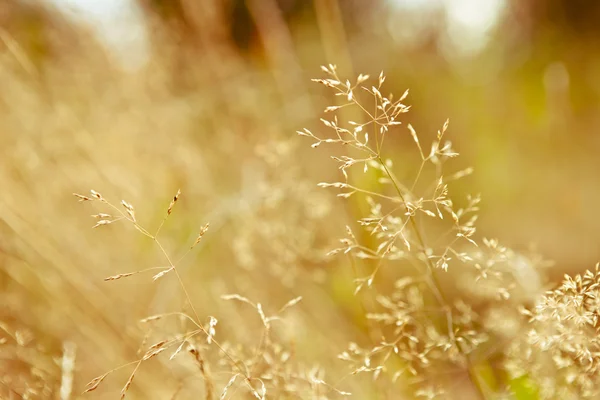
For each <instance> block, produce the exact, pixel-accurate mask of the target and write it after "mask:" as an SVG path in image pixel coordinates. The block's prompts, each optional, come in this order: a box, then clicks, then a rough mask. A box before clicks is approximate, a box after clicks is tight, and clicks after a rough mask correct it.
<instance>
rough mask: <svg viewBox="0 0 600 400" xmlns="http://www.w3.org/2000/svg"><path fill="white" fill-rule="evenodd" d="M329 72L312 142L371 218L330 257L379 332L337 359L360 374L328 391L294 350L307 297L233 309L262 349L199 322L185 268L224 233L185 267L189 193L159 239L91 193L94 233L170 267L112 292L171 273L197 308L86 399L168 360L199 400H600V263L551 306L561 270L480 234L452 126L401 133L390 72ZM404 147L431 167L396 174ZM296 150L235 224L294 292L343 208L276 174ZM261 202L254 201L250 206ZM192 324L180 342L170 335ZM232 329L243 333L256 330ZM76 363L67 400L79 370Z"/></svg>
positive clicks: (292, 173) (231, 297) (153, 330)
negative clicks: (115, 233)
mask: <svg viewBox="0 0 600 400" xmlns="http://www.w3.org/2000/svg"><path fill="white" fill-rule="evenodd" d="M323 71H324V73H325V74H326V77H325V78H323V79H315V81H316V82H318V83H320V84H322V85H324V86H325V87H326V88H328V89H330V90H331V91H333V94H334V95H335V96H337V97H338V99H339V101H338V102H337V104H336V105H332V106H329V107H327V108H326V109H325V113H326V114H325V115H326V116H327V118H323V119H321V122H322V123H323V125H324V127H325V131H326V132H329V133H330V134H329V135H322V134H316V133H313V131H311V130H308V129H303V130H301V131H298V134H299V135H301V136H305V137H307V138H309V139H310V140H312V147H313V148H317V147H320V148H322V147H324V146H325V145H332V149H334V155H332V156H331V157H332V159H333V160H334V161H335V162H336V163H337V164H338V166H339V170H340V171H341V175H342V177H343V179H341V180H339V181H334V182H323V183H319V184H318V186H320V187H324V188H332V189H335V190H336V191H338V193H337V195H338V196H339V197H341V198H343V199H345V201H348V202H350V205H351V206H353V207H355V208H357V209H361V210H367V211H366V213H365V214H364V215H361V216H360V218H359V219H358V221H356V222H355V223H354V222H352V223H348V225H347V226H346V228H345V232H346V234H345V237H343V238H342V239H341V240H340V243H341V245H340V246H339V247H337V248H335V249H333V250H331V251H330V252H329V256H334V255H341V254H345V255H346V258H345V259H340V260H341V261H339V262H340V263H341V265H342V266H343V265H344V264H345V263H346V261H345V260H348V263H349V264H350V265H351V268H352V271H353V272H352V273H353V274H354V275H355V282H354V295H355V299H356V303H357V305H358V307H357V309H358V310H361V313H362V314H361V315H360V316H359V318H360V319H362V320H364V327H365V330H366V332H364V333H365V334H364V335H361V334H358V333H357V334H356V335H354V336H355V338H356V340H355V341H353V342H351V343H349V344H348V345H347V346H343V345H340V346H339V347H338V348H337V349H334V350H335V352H336V353H337V354H338V357H337V358H338V359H339V360H341V361H339V360H336V361H335V362H337V363H340V364H341V365H344V363H346V364H348V365H349V369H348V371H347V372H344V373H338V374H335V373H330V374H329V375H334V376H335V375H337V376H336V378H335V379H339V380H337V381H336V382H337V383H335V384H329V383H326V382H325V380H324V369H323V368H322V367H319V366H315V365H317V364H314V363H313V364H312V365H310V366H307V365H305V364H304V363H303V362H302V361H300V357H298V355H297V354H296V352H295V347H294V346H293V344H292V343H290V342H289V341H286V340H284V339H282V335H280V330H279V329H278V327H277V326H278V325H280V324H281V323H285V322H286V321H285V319H286V313H287V312H288V310H289V309H290V308H291V307H294V306H296V305H297V304H298V303H299V302H300V301H301V300H302V297H295V298H293V299H292V300H290V301H289V302H287V303H286V304H284V305H283V306H280V307H277V306H273V305H270V304H266V303H264V302H263V303H260V302H254V301H252V300H250V299H248V298H247V297H244V296H242V295H240V294H227V295H223V296H222V299H223V300H227V301H232V302H236V303H238V305H239V307H238V308H239V309H240V310H242V313H240V314H237V315H239V316H241V317H242V318H244V319H245V320H246V319H249V320H253V321H254V322H255V323H256V324H257V325H259V326H260V331H261V333H260V335H259V337H257V338H255V339H256V340H255V341H254V342H253V343H252V344H251V345H249V344H248V343H246V342H244V343H241V342H240V343H238V342H235V341H231V340H228V339H227V333H226V332H223V333H221V332H219V329H218V327H221V326H222V325H218V321H217V319H216V318H215V317H213V316H209V315H201V314H200V313H199V312H198V311H197V309H196V307H195V305H194V304H193V303H192V299H191V297H190V295H189V293H190V291H189V288H188V286H189V284H187V283H185V282H184V279H183V277H182V273H181V271H180V270H179V268H178V266H179V265H180V262H181V261H182V260H183V259H184V258H185V257H186V256H187V255H188V254H189V252H190V251H191V250H192V249H193V248H194V246H196V245H197V244H198V243H199V242H200V241H201V240H202V239H203V237H205V235H206V234H207V233H208V232H209V225H208V224H206V225H204V226H203V227H202V228H200V229H199V231H198V235H197V238H196V239H195V241H194V242H193V243H191V244H190V245H189V246H188V247H187V249H186V250H185V251H184V252H183V254H182V255H181V256H179V257H177V258H175V257H174V256H173V255H171V254H169V253H168V252H167V251H166V250H165V247H164V246H163V245H162V244H161V241H160V240H159V233H160V232H161V229H162V228H163V226H164V224H165V223H166V221H167V219H168V218H169V217H170V216H171V215H172V214H173V213H174V211H175V209H176V205H177V202H178V200H179V199H180V197H181V192H180V191H178V192H177V194H176V195H175V196H174V197H173V199H172V201H171V202H170V204H169V206H168V207H167V209H166V212H165V215H164V218H163V219H162V222H161V223H160V224H159V226H158V228H157V229H156V230H153V231H151V230H149V229H147V228H145V227H144V226H142V224H140V222H139V221H138V218H137V215H136V211H135V208H134V206H133V205H132V204H130V203H129V202H127V201H125V200H123V201H121V202H120V204H119V205H114V204H113V203H111V202H110V201H108V200H107V199H106V198H104V197H103V196H102V195H101V194H100V193H98V192H96V191H93V190H92V191H91V192H90V194H89V195H80V194H75V196H76V197H77V198H78V199H79V200H80V201H82V202H91V203H97V204H98V205H99V206H101V208H102V209H101V210H99V211H98V212H97V213H96V214H94V215H93V218H94V220H95V224H94V225H93V227H94V228H97V229H105V228H109V229H110V227H108V225H113V224H115V223H116V222H119V221H122V222H127V223H129V224H131V225H132V226H133V227H134V228H135V229H136V230H137V231H139V232H140V233H141V234H142V235H144V236H145V237H146V238H148V239H149V240H151V241H152V242H153V243H154V245H155V246H156V247H157V248H158V250H159V251H160V253H161V254H162V257H163V261H162V262H163V263H164V264H165V265H166V266H164V267H154V268H147V269H142V270H137V271H131V272H118V273H116V274H115V275H112V276H109V277H107V278H105V280H106V281H115V280H120V279H124V278H128V277H131V276H133V275H138V274H142V273H146V272H149V273H152V279H153V280H154V281H156V284H160V283H161V282H164V280H165V279H168V277H172V278H175V279H176V280H177V282H178V284H179V287H180V289H181V293H182V295H183V297H184V298H185V300H186V302H187V305H186V307H185V309H184V310H182V311H173V312H170V313H166V314H157V315H152V316H149V317H146V318H144V319H142V323H143V324H145V325H146V326H147V327H148V329H147V333H146V336H145V337H144V339H143V341H142V345H141V351H140V352H139V358H138V359H137V360H134V361H132V362H130V363H128V364H125V365H123V366H121V367H118V368H116V369H115V370H112V371H109V372H106V373H104V374H103V375H101V376H99V377H97V378H95V379H93V380H92V381H91V382H90V383H89V384H88V387H87V389H86V392H89V391H92V390H95V389H97V388H98V386H99V385H100V384H101V383H102V382H103V381H104V380H105V378H107V377H108V375H110V374H111V373H113V372H115V371H116V370H118V369H122V368H124V367H129V368H131V370H132V372H131V373H130V375H129V378H128V379H127V381H126V383H125V385H124V386H123V388H122V391H121V398H123V397H125V396H126V394H127V392H128V390H130V388H131V387H132V385H134V384H135V381H134V377H135V376H136V374H137V373H138V372H139V371H140V369H141V367H142V364H143V363H145V362H151V361H152V360H161V361H160V362H164V364H165V365H166V366H167V368H169V370H170V371H172V374H173V375H174V376H176V377H177V379H179V386H178V388H177V390H176V392H175V393H174V395H173V397H174V398H177V397H183V396H184V394H185V393H190V392H188V391H187V390H188V389H187V387H188V386H189V385H190V383H189V382H190V380H189V379H188V378H189V377H190V376H195V377H196V378H197V380H199V381H201V382H202V386H201V387H198V386H195V389H194V391H193V398H198V397H202V396H203V397H204V398H206V399H213V398H217V397H219V398H220V399H232V398H238V397H239V398H256V399H266V398H273V399H275V398H286V399H287V398H289V399H292V398H294V399H295V398H298V399H306V398H312V399H328V398H338V397H340V396H350V395H351V394H350V393H349V392H350V390H341V389H339V388H338V387H340V385H344V387H347V388H352V391H354V390H356V389H358V390H359V391H361V390H363V387H364V385H365V382H366V381H365V379H364V378H363V377H364V376H365V375H366V374H368V375H370V376H371V377H372V378H373V380H374V382H373V383H367V385H372V386H370V387H371V388H372V390H373V391H374V392H378V391H379V392H378V394H380V395H381V396H382V397H381V398H394V399H395V398H400V396H404V395H405V396H406V398H414V397H418V398H427V399H437V398H460V399H484V398H485V399H487V398H501V397H503V396H506V397H507V398H514V396H515V395H518V396H521V394H523V393H526V394H527V395H529V396H530V397H527V398H534V399H537V398H574V399H575V398H595V397H596V396H597V395H598V394H599V391H598V388H599V383H600V382H599V380H598V377H597V376H598V372H599V371H598V366H599V365H600V357H599V356H598V354H600V343H598V339H597V337H598V330H599V327H598V325H599V322H598V321H599V318H600V313H599V312H598V310H599V303H598V300H597V299H598V298H600V293H599V288H600V273H599V272H598V266H597V267H596V271H595V272H589V271H588V272H587V273H585V274H584V275H583V276H576V277H575V278H571V277H568V276H567V277H565V281H564V283H563V285H562V286H561V287H560V288H558V289H556V290H554V291H550V292H547V293H546V294H543V293H544V290H543V286H544V281H543V274H542V272H543V268H544V267H545V266H546V265H547V263H546V262H545V261H544V260H542V259H541V258H540V257H538V256H536V255H535V254H534V253H533V254H526V255H525V254H521V253H518V252H515V251H512V250H511V249H508V248H506V247H504V246H502V245H501V244H500V243H499V242H498V241H497V240H495V239H486V238H478V237H477V235H476V221H477V212H478V211H479V203H480V197H479V196H478V195H475V196H472V195H466V196H462V197H461V196H455V195H454V194H453V189H455V188H456V185H455V182H456V181H457V180H460V179H463V178H465V177H467V176H468V175H470V174H471V173H472V172H473V169H472V168H464V169H459V170H449V169H448V167H447V163H448V161H449V160H450V159H452V158H455V157H457V156H458V153H457V152H456V151H455V150H454V149H453V146H452V143H451V141H450V140H448V139H447V136H448V130H449V123H448V121H446V122H445V123H443V124H442V126H441V128H440V130H439V131H438V132H437V134H434V135H433V137H432V138H431V139H425V136H424V135H420V134H418V133H417V130H416V129H415V128H414V127H413V126H411V125H410V124H407V125H406V126H404V124H403V122H402V121H401V120H402V118H403V116H404V114H405V113H407V112H409V110H410V106H408V105H406V100H407V96H408V91H406V92H405V93H404V94H403V95H402V96H400V97H398V98H395V97H394V96H393V95H385V94H384V92H383V90H384V89H383V85H384V82H385V76H384V75H383V73H381V74H380V75H379V77H378V78H376V79H375V80H374V82H373V83H369V82H371V78H370V77H369V76H367V75H362V74H361V75H359V76H358V78H357V79H356V80H355V81H353V82H351V81H350V80H345V79H342V78H341V77H340V76H339V75H338V73H337V70H336V67H335V66H333V65H329V66H327V67H323ZM390 135H393V136H395V137H394V138H393V139H392V138H388V136H390ZM404 138H408V140H409V141H410V142H409V143H411V145H412V146H413V148H414V158H413V159H415V160H417V161H416V163H414V165H411V164H412V163H406V164H407V165H401V166H395V165H394V162H393V161H392V160H391V159H390V158H388V157H387V156H386V152H385V146H384V144H385V143H386V141H389V140H396V141H397V140H404ZM292 148H293V147H291V145H289V143H287V142H280V143H278V144H274V145H268V144H265V145H262V146H259V148H258V150H257V153H258V154H259V156H260V157H261V158H263V160H265V161H266V163H267V164H268V165H272V166H274V167H273V175H274V176H275V177H276V178H275V179H274V181H275V182H276V184H275V185H274V186H273V185H266V184H264V182H262V181H258V183H257V185H256V186H258V187H259V189H258V192H257V193H255V194H254V195H255V196H257V198H256V199H254V198H253V200H252V201H256V202H259V203H260V204H261V205H260V207H259V206H257V208H260V212H259V213H257V214H260V215H261V218H257V220H254V219H250V218H241V219H242V220H244V221H245V222H243V221H241V222H240V224H238V225H236V226H237V227H238V228H240V229H239V230H240V233H239V234H236V235H235V236H234V238H233V240H231V242H230V243H231V247H232V250H233V253H234V258H235V261H236V262H237V263H238V264H239V266H241V267H242V268H244V270H246V271H250V270H255V269H258V268H262V269H261V271H262V272H267V271H268V272H269V273H271V274H272V275H274V276H277V277H278V278H279V283H281V284H282V285H283V286H284V287H287V288H292V287H293V286H294V283H295V282H296V281H297V280H298V277H299V276H300V273H301V263H302V262H303V261H305V260H308V259H310V260H316V259H322V257H321V255H317V254H316V253H317V251H316V250H315V249H314V248H313V247H311V243H315V242H316V240H315V232H312V231H316V230H318V228H317V227H318V226H319V225H318V221H319V220H323V219H327V218H328V217H327V213H328V208H327V207H326V206H323V204H328V203H327V200H326V199H325V198H324V197H319V195H314V194H313V193H312V192H311V191H310V189H308V188H307V187H305V185H302V184H299V183H297V182H298V180H297V179H296V178H297V173H298V171H297V169H293V166H289V168H279V169H278V168H276V165H280V163H282V162H285V161H286V160H288V161H289V159H290V157H288V155H289V154H290V152H291V149H292ZM277 171H289V173H287V174H286V173H283V172H281V173H279V172H277ZM277 174H279V175H277ZM307 193H310V196H308V195H307ZM305 195H306V196H305ZM311 196H314V197H311ZM321 196H322V195H321ZM290 198H296V199H297V198H302V199H304V203H306V204H302V205H301V206H300V208H298V209H295V212H294V213H291V214H294V215H301V216H302V219H309V220H310V221H311V222H310V224H309V225H308V226H310V227H311V228H310V229H306V230H301V228H299V230H297V231H296V230H293V229H292V230H290V227H289V225H290V224H292V225H293V224H297V223H298V222H297V221H296V220H295V219H294V218H295V217H291V218H289V219H286V218H287V217H285V216H282V217H281V220H280V221H279V220H278V212H279V211H278V210H280V209H281V206H282V205H283V206H287V203H286V201H287V200H288V199H290ZM321 200H323V201H321ZM293 204H297V203H293ZM251 205H252V206H254V205H253V204H251V202H250V201H249V202H248V204H247V208H248V209H250V208H251V207H250V206H251ZM290 207H291V205H290ZM242 213H243V211H242ZM251 214H252V213H251V212H248V215H251ZM244 215H245V214H244ZM265 216H268V218H267V217H265ZM278 222H279V225H278ZM303 226H304V227H306V226H307V225H303ZM242 228H243V229H242ZM311 229H312V231H311ZM244 232H245V233H244ZM290 232H294V234H293V235H292V234H291V233H290ZM286 234H287V235H288V236H290V237H285V236H286ZM292 236H293V237H292ZM302 257H304V259H303V258H302ZM263 260H269V261H268V262H266V263H263ZM288 267H289V268H288ZM194 290H199V289H198V288H196V287H195V288H194ZM265 291H267V288H265ZM306 296H307V295H304V298H305V300H306ZM332 296H333V294H332ZM290 297H293V296H290ZM310 300H312V299H310ZM313 303H314V301H313ZM186 309H189V310H190V312H188V311H185V310H186ZM268 310H278V311H277V312H269V311H268ZM202 311H203V312H204V311H205V310H202ZM215 311H219V310H215ZM247 311H250V313H248V312H247ZM215 314H216V315H219V314H218V313H215ZM245 320H244V321H245ZM177 322H179V326H180V328H178V331H176V332H173V333H166V332H170V331H172V330H173V326H177ZM227 322H228V323H229V324H233V326H237V324H238V323H240V322H241V321H227ZM169 327H170V328H171V329H168V328H169ZM311 334H312V333H311ZM319 334H322V335H332V334H333V332H328V331H327V330H325V331H324V332H319ZM246 336H249V335H246ZM152 341H154V344H151V345H149V346H147V343H151V342H152ZM165 354H166V355H165ZM185 355H187V357H185ZM322 356H323V359H322V360H315V361H318V362H320V363H321V364H323V365H328V366H331V365H334V364H332V363H331V359H335V353H332V354H322ZM67 361H68V360H67ZM65 365H66V366H67V367H68V365H69V363H68V362H66V363H65ZM67 367H65V373H64V376H65V378H64V382H65V384H64V385H65V391H66V390H69V389H68V388H69V385H70V383H69V382H70V379H71V378H70V377H69V376H70V372H69V371H71V370H72V369H69V368H67ZM182 371H183V372H182ZM190 374H191V375H190ZM357 375H358V376H357ZM369 381H370V379H369ZM355 382H359V383H355ZM199 391H200V392H199ZM362 393H367V392H362ZM402 393H404V394H402ZM190 396H192V394H190ZM556 396H558V397H556ZM519 398H525V397H522V396H521V397H519Z"/></svg>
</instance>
